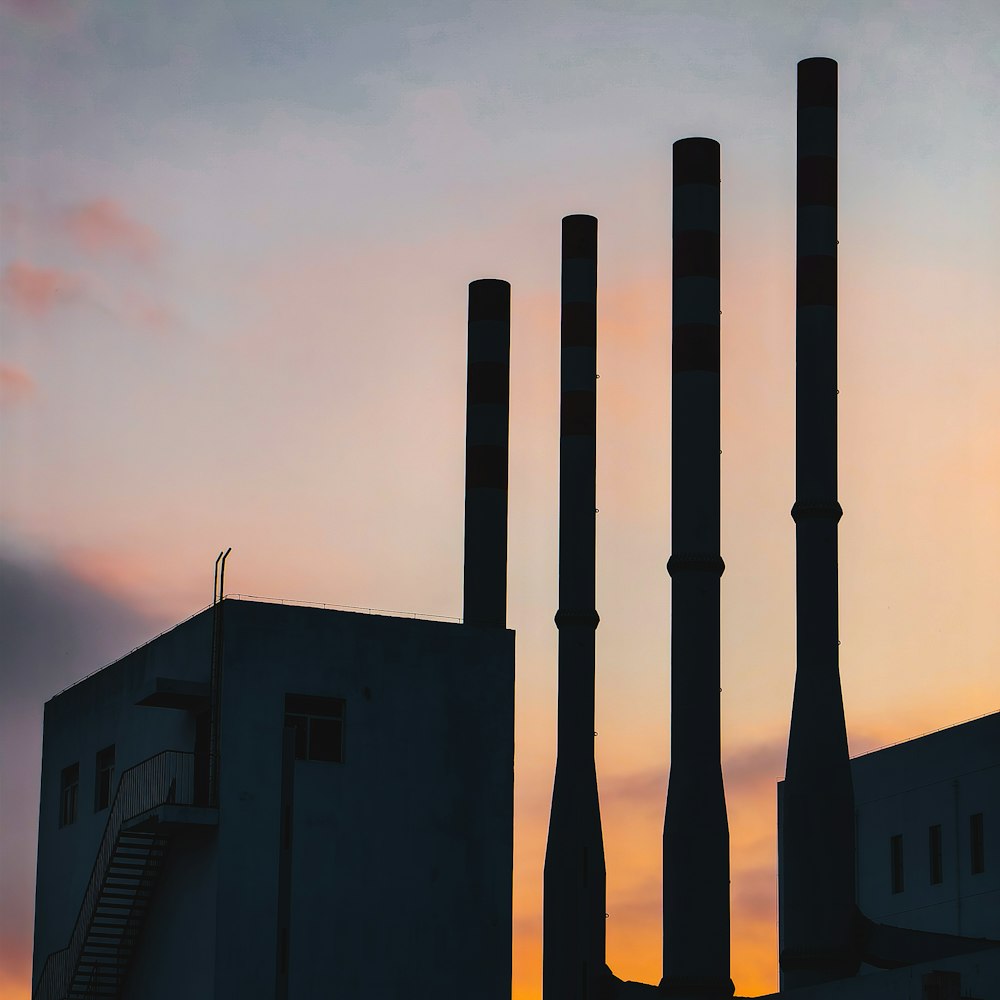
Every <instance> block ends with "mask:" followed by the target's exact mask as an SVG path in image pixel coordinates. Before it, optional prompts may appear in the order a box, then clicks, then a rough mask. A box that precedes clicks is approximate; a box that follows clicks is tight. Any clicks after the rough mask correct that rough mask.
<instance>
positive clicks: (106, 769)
mask: <svg viewBox="0 0 1000 1000" xmlns="http://www.w3.org/2000/svg"><path fill="white" fill-rule="evenodd" d="M95 772H96V774H97V780H96V782H95V784H94V812H100V811H101V810H102V809H107V808H108V806H109V805H111V799H112V797H113V793H114V788H115V748H114V744H112V745H111V746H109V747H105V748H104V749H103V750H101V751H100V753H98V755H97V766H96V768H95Z"/></svg>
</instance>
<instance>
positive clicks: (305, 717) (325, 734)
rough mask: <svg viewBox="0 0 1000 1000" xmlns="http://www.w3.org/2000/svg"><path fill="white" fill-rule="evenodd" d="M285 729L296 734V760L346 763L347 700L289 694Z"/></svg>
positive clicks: (286, 697)
mask: <svg viewBox="0 0 1000 1000" xmlns="http://www.w3.org/2000/svg"><path fill="white" fill-rule="evenodd" d="M285 728H287V729H294V730H295V759H296V760H323V761H328V762H331V763H335V764H339V763H341V762H342V761H343V759H344V699H343V698H330V697H326V696H319V695H306V694H286V695H285Z"/></svg>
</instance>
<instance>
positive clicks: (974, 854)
mask: <svg viewBox="0 0 1000 1000" xmlns="http://www.w3.org/2000/svg"><path fill="white" fill-rule="evenodd" d="M985 848H986V845H985V843H984V841H983V814H982V813H976V814H975V815H974V816H970V817H969V853H970V855H971V861H972V874H973V875H981V874H982V873H983V872H984V871H986V849H985Z"/></svg>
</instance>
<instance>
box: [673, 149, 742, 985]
mask: <svg viewBox="0 0 1000 1000" xmlns="http://www.w3.org/2000/svg"><path fill="white" fill-rule="evenodd" d="M719 185H720V163H719V144H718V143H717V142H716V141H715V140H714V139H700V138H691V139H681V140H679V141H678V142H675V143H674V180H673V317H672V322H673V345H672V352H671V353H672V363H673V373H672V383H671V384H672V412H671V447H672V455H673V458H672V462H673V468H672V487H671V493H672V497H671V523H672V532H671V534H672V537H671V548H672V554H671V556H670V560H669V562H668V563H667V571H668V572H669V573H670V577H671V585H670V597H671V601H670V667H671V670H670V679H671V695H670V780H669V783H668V787H667V807H666V816H665V818H664V824H663V982H662V983H661V984H660V988H661V990H662V991H663V992H665V993H667V994H668V995H673V996H683V997H731V996H732V995H733V992H734V988H733V983H732V980H731V979H730V971H729V823H728V820H727V818H726V797H725V792H724V790H723V786H722V760H721V747H720V738H721V734H720V720H719V711H720V705H719V693H720V683H719V673H720V668H719V590H720V582H721V577H722V573H723V570H724V569H725V566H724V564H723V562H722V557H721V556H720V554H719V524H720V515H719V474H720V469H719V467H720V460H719V455H720V451H719Z"/></svg>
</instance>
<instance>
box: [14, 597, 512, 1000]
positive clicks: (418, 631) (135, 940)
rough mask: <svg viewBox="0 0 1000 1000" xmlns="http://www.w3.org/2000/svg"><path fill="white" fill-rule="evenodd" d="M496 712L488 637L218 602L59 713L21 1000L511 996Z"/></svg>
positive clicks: (76, 694)
mask: <svg viewBox="0 0 1000 1000" xmlns="http://www.w3.org/2000/svg"><path fill="white" fill-rule="evenodd" d="M220 629H221V632H222V634H221V636H220V635H219V630H220ZM213 632H215V640H214V641H213ZM213 650H214V651H215V653H214V656H213ZM213 661H214V662H213ZM213 670H215V671H216V672H217V674H218V678H219V680H218V721H217V729H218V732H217V736H218V744H217V746H218V749H217V753H213V752H212V746H213V734H212V731H211V730H212V725H213V723H212V709H211V703H212V697H211V695H212V692H211V675H212V672H213ZM513 695H514V636H513V633H512V632H510V631H508V630H507V629H506V628H504V627H502V626H501V627H490V626H477V625H467V624H465V625H463V624H457V623H452V622H442V621H428V620H419V619H410V618H396V617H388V616H376V615H366V614H353V613H348V612H342V611H333V610H325V609H319V608H311V607H300V606H288V605H279V604H267V603H258V602H252V601H241V600H225V601H222V602H220V603H219V604H217V605H216V606H215V607H214V608H210V609H209V610H207V611H204V612H202V613H201V614H198V615H196V616H194V617H193V618H191V619H189V620H188V621H186V622H184V623H183V624H181V625H178V626H177V627H176V628H174V629H173V630H172V631H170V632H168V633H166V634H165V635H162V636H160V637H159V638H157V639H154V640H153V641H151V642H149V643H147V644H146V645H144V646H142V647H140V648H139V649H137V650H135V651H134V652H133V653H131V654H129V655H128V656H126V657H125V658H124V659H122V660H119V661H118V662H117V663H114V664H112V665H111V666H109V667H106V668H105V669H104V670H101V671H100V672H98V673H96V674H94V675H93V676H91V677H89V678H87V679H86V680H84V681H81V682H80V683H79V684H77V685H75V686H74V687H71V688H70V689H68V690H67V691H64V692H63V693H61V694H60V695H58V696H56V697H55V698H53V699H52V700H51V701H49V702H48V703H47V704H46V706H45V732H44V744H43V751H42V786H41V811H40V817H39V820H40V822H39V850H38V881H37V896H36V918H35V948H34V956H35V958H34V961H35V965H34V970H33V975H34V982H35V996H36V997H39V998H45V1000H48V998H56V997H58V998H62V997H66V996H68V997H89V996H120V997H122V998H123V1000H130V998H140V997H141V998H142V1000H159V998H163V1000H167V998H176V997H178V996H184V997H186V998H187V1000H198V998H204V1000H209V998H214V997H238V996H245V997H250V996H277V997H314V996H321V995H333V994H336V995H341V996H350V997H362V996H373V997H375V996H435V997H455V998H457V997H466V996H469V995H472V994H474V995H475V996H477V997H489V998H496V1000H501V998H503V1000H507V998H509V996H510V983H511V968H510V963H511V869H512V844H513V712H514V703H513ZM213 780H217V795H216V796H215V800H214V801H213V796H212V783H213ZM472 984H474V986H473V985H472ZM470 989H471V993H470Z"/></svg>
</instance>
